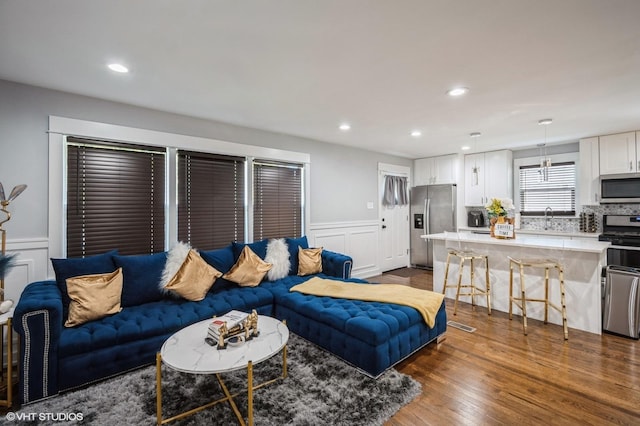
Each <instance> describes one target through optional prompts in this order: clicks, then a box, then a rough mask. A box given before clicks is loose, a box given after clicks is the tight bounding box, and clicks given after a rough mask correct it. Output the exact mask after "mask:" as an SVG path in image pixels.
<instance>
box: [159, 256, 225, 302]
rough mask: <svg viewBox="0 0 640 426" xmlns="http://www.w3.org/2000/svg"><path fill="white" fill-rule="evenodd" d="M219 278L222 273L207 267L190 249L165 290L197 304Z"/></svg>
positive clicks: (209, 266)
mask: <svg viewBox="0 0 640 426" xmlns="http://www.w3.org/2000/svg"><path fill="white" fill-rule="evenodd" d="M221 276H222V272H220V271H218V270H217V269H216V268H214V267H213V266H211V265H209V264H208V263H207V262H205V261H204V259H202V258H201V257H200V255H199V254H198V253H197V252H196V251H195V250H193V249H191V250H189V253H188V254H187V257H186V259H185V260H184V262H182V266H180V269H178V272H176V274H175V275H174V276H173V278H171V280H170V281H169V283H168V284H167V285H166V286H165V289H166V290H169V291H172V292H174V293H176V294H178V295H179V296H182V297H184V298H185V299H187V300H191V301H194V302H198V301H200V300H202V299H204V297H205V296H206V295H207V292H208V291H209V289H210V288H211V286H212V285H213V283H214V282H215V280H216V279H218V278H220V277H221Z"/></svg>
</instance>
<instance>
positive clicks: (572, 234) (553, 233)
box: [458, 226, 600, 240]
mask: <svg viewBox="0 0 640 426" xmlns="http://www.w3.org/2000/svg"><path fill="white" fill-rule="evenodd" d="M458 229H459V231H466V232H478V233H486V234H488V233H489V232H490V231H489V227H488V226H484V227H480V228H471V227H460V228H458ZM518 234H528V235H540V236H545V235H548V236H555V237H571V238H593V239H596V240H597V239H598V236H599V235H600V234H599V233H597V232H563V231H554V230H547V231H545V230H542V229H516V235H518Z"/></svg>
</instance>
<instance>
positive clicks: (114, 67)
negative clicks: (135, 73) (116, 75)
mask: <svg viewBox="0 0 640 426" xmlns="http://www.w3.org/2000/svg"><path fill="white" fill-rule="evenodd" d="M107 66H108V67H109V69H110V70H111V71H115V72H121V73H125V72H129V68H127V67H125V66H124V65H122V64H109V65H107Z"/></svg>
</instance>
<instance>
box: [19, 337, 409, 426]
mask: <svg viewBox="0 0 640 426" xmlns="http://www.w3.org/2000/svg"><path fill="white" fill-rule="evenodd" d="M287 349H288V356H287V361H288V373H289V374H288V377H287V378H286V379H284V380H280V381H277V382H275V383H273V384H270V385H267V386H265V387H262V388H260V389H258V390H256V391H255V392H254V421H255V424H256V425H260V426H262V425H319V424H323V425H381V424H383V423H384V422H385V421H386V420H387V419H389V418H390V417H391V416H393V415H394V414H395V413H396V412H397V411H398V410H399V409H400V408H401V407H402V406H403V405H405V404H407V403H409V402H410V401H411V400H413V399H414V398H415V397H416V396H417V395H419V394H420V392H421V386H420V383H418V382H417V381H415V380H413V379H412V378H411V377H409V376H407V375H404V374H401V373H399V372H397V371H396V370H394V369H390V370H388V371H387V372H385V373H384V374H383V375H382V376H381V377H379V378H378V379H377V380H375V379H372V378H370V377H367V376H365V375H364V374H362V373H359V372H358V371H357V370H356V369H355V368H353V367H352V366H350V365H348V364H346V363H345V362H343V361H341V360H339V359H338V358H336V357H335V356H333V355H332V354H330V353H329V352H326V351H324V350H323V349H321V348H319V347H318V346H315V345H314V344H311V343H309V342H307V341H306V340H304V339H302V338H300V337H298V336H296V335H293V334H291V337H290V339H289V343H288V346H287ZM281 368H282V355H281V354H279V355H276V356H274V357H273V358H271V359H269V360H267V361H264V362H262V363H260V364H258V365H256V366H255V367H254V383H255V384H258V383H262V382H264V381H266V380H269V379H271V378H274V377H278V376H279V375H280V374H281V372H282V369H281ZM162 374H163V378H162V383H163V387H162V389H163V390H162V392H163V394H162V399H163V414H164V418H167V417H171V416H173V415H176V414H178V413H180V412H182V411H186V410H188V409H190V408H194V407H197V406H199V405H202V404H205V403H206V402H208V401H212V400H214V399H219V398H221V397H222V396H223V393H222V390H221V389H220V385H219V384H218V382H217V380H216V379H215V376H195V375H190V374H183V373H178V372H175V371H173V370H170V369H169V368H167V367H163V369H162ZM246 376H247V374H246V370H243V371H236V372H232V373H227V374H224V375H223V380H224V381H225V384H226V385H227V387H228V388H229V390H230V392H231V393H232V394H233V393H236V392H239V391H242V390H243V389H245V388H246ZM236 403H237V405H238V408H239V409H240V411H241V413H242V414H243V415H244V416H245V419H246V415H247V413H246V406H247V404H246V403H247V400H246V394H244V395H238V396H237V397H236ZM20 412H22V413H67V414H68V413H81V414H82V418H83V421H81V422H77V421H74V422H68V423H65V422H60V421H57V422H51V424H56V425H63V424H73V425H77V424H91V425H107V424H109V425H132V424H137V425H152V424H155V422H156V390H155V366H151V367H145V368H142V369H139V370H135V371H133V372H130V373H128V374H125V375H121V376H118V377H115V378H113V379H110V380H107V381H104V382H100V383H98V384H96V385H93V386H90V387H88V388H86V389H81V390H77V391H72V392H67V393H64V394H62V395H59V396H57V397H54V398H51V399H48V400H45V401H41V402H38V403H34V404H29V405H26V406H24V407H22V409H21V410H20ZM37 417H39V416H37V415H36V418H37ZM13 424H21V425H25V424H34V425H35V424H38V425H42V424H49V423H48V422H46V421H45V422H43V421H33V422H28V421H26V422H24V421H23V422H20V421H17V422H13ZM169 424H170V425H180V426H185V425H190V426H191V425H204V424H206V425H229V424H237V420H236V417H235V415H234V413H233V411H232V409H231V408H230V406H229V404H228V403H227V402H224V403H221V404H217V405H215V406H213V407H211V408H208V409H206V410H204V411H201V412H199V413H197V414H195V415H193V416H191V417H188V418H186V419H182V420H179V421H174V422H171V423H169Z"/></svg>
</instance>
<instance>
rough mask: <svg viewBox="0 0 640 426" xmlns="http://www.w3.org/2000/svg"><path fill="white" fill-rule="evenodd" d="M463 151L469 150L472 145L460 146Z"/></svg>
mask: <svg viewBox="0 0 640 426" xmlns="http://www.w3.org/2000/svg"><path fill="white" fill-rule="evenodd" d="M460 149H461V150H463V151H469V150H470V149H471V147H470V146H469V145H465V146H463V147H461V148H460Z"/></svg>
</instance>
